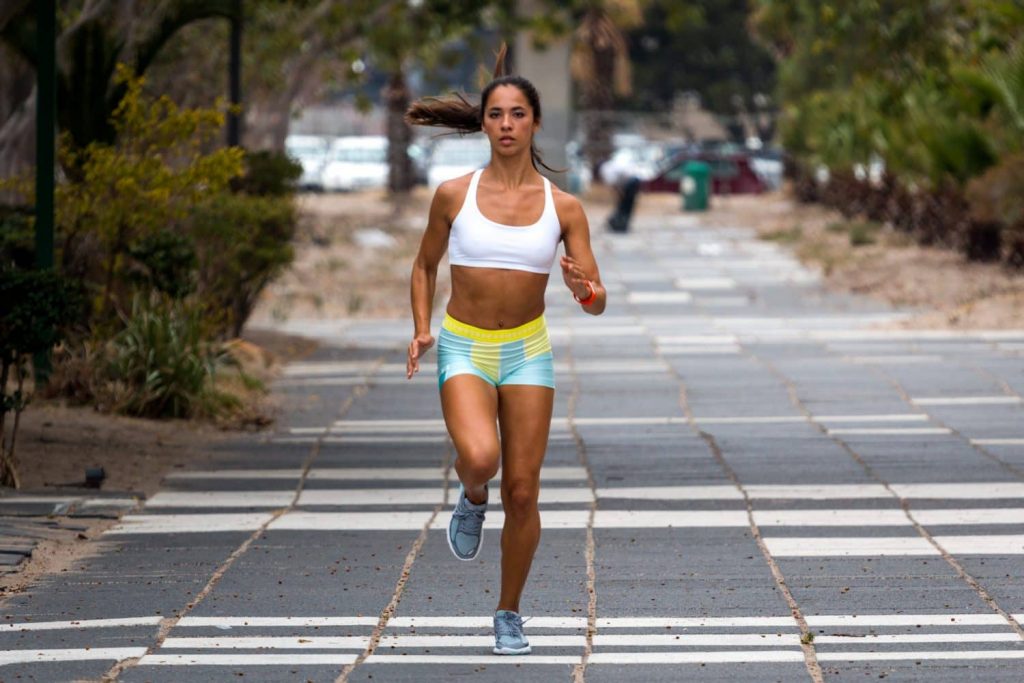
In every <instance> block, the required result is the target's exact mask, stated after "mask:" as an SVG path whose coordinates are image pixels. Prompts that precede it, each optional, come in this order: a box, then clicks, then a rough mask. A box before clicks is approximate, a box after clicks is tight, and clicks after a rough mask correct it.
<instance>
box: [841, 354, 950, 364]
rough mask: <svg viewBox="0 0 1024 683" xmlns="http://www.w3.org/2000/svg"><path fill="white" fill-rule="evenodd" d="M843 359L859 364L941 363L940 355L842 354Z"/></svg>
mask: <svg viewBox="0 0 1024 683" xmlns="http://www.w3.org/2000/svg"><path fill="white" fill-rule="evenodd" d="M843 360H844V361H846V362H848V363H857V364H859V365H921V364H925V363H941V362H942V356H925V355H909V356H843Z"/></svg>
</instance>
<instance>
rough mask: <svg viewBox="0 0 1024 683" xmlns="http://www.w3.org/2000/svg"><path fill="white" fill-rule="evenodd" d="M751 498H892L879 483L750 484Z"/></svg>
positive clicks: (748, 492) (749, 493)
mask: <svg viewBox="0 0 1024 683" xmlns="http://www.w3.org/2000/svg"><path fill="white" fill-rule="evenodd" d="M746 489H747V494H748V495H749V496H750V497H751V498H755V499H765V500H832V499H840V500H841V499H870V498H892V494H891V493H889V492H888V491H887V490H886V488H885V487H884V486H882V485H881V484H751V485H749V486H747V487H746Z"/></svg>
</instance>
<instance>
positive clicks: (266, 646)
mask: <svg viewBox="0 0 1024 683" xmlns="http://www.w3.org/2000/svg"><path fill="white" fill-rule="evenodd" d="M492 640H493V638H492ZM369 642H370V636H368V635H367V636H240V637H239V636H235V637H232V636H213V637H205V638H168V639H166V640H165V641H164V644H163V647H164V648H166V649H168V650H214V649H224V650H363V649H365V648H366V646H367V645H368V644H369Z"/></svg>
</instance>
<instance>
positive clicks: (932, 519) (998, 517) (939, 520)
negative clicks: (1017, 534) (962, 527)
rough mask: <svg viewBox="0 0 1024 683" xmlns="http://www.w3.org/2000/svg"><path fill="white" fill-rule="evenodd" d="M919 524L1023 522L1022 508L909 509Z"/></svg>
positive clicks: (1023, 511) (1023, 509)
mask: <svg viewBox="0 0 1024 683" xmlns="http://www.w3.org/2000/svg"><path fill="white" fill-rule="evenodd" d="M911 512H912V513H913V515H914V517H915V518H916V519H917V521H919V522H920V523H921V524H926V525H931V526H941V525H943V524H948V525H953V524H979V525H980V524H1024V508H967V509H963V510H951V509H938V510H911Z"/></svg>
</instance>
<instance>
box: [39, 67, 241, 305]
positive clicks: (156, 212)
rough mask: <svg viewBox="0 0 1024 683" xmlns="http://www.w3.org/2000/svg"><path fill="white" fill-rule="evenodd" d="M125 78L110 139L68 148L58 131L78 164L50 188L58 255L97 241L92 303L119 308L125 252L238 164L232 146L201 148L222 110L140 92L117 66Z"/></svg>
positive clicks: (224, 180)
mask: <svg viewBox="0 0 1024 683" xmlns="http://www.w3.org/2000/svg"><path fill="white" fill-rule="evenodd" d="M118 82H122V83H124V84H125V85H126V93H125V97H124V99H123V100H122V101H121V103H120V105H118V107H117V109H116V110H115V112H114V119H113V125H114V128H115V130H116V131H117V136H118V137H117V144H116V145H107V144H102V143H92V144H90V145H89V146H88V147H87V148H85V149H76V148H74V147H73V146H72V145H71V143H70V140H68V139H66V138H65V139H64V141H63V144H62V146H61V155H62V156H63V157H64V158H65V159H68V158H73V161H67V162H66V163H68V164H69V165H72V166H75V167H76V168H78V169H80V178H79V179H78V180H77V182H68V183H63V184H61V185H59V186H58V188H57V195H56V203H57V224H58V227H59V230H60V232H61V233H63V235H64V236H65V246H64V248H65V250H68V251H70V252H71V253H70V254H65V261H68V260H74V258H75V257H76V256H77V253H76V250H77V249H79V248H81V247H83V244H84V245H85V246H91V245H92V244H98V247H99V251H100V255H99V263H95V264H93V268H92V269H91V270H92V272H91V273H90V277H91V278H92V279H93V282H92V283H91V284H92V286H93V288H94V290H98V291H100V292H101V297H100V299H99V300H98V301H97V309H98V310H118V309H121V308H124V304H123V302H122V301H121V300H122V299H126V298H130V296H131V292H130V291H128V292H125V291H122V290H120V289H119V288H118V284H119V282H120V276H121V275H122V272H121V271H122V269H123V267H124V265H125V258H124V257H125V256H126V255H127V252H128V250H129V249H130V248H131V247H132V245H136V244H139V243H141V242H143V241H144V240H146V239H148V238H151V237H153V236H154V235H156V234H157V233H159V232H160V231H163V230H167V229H169V228H170V227H171V226H174V225H178V224H180V223H182V222H183V221H184V220H185V219H186V218H187V216H188V214H189V210H190V208H191V207H192V206H193V205H195V204H196V203H198V202H201V201H203V200H205V199H207V198H209V197H213V196H218V195H220V194H223V193H224V192H225V191H226V190H227V187H228V183H229V181H230V180H231V179H232V178H234V177H236V176H238V175H239V174H240V173H241V171H242V151H241V150H239V149H237V148H227V149H223V148H222V149H216V150H214V151H212V152H206V151H204V148H205V146H206V145H207V144H208V143H209V141H211V140H212V139H213V138H214V137H215V136H217V135H219V134H220V130H221V128H222V126H223V123H224V115H223V113H222V112H221V111H218V110H212V109H180V108H179V107H177V106H176V105H175V104H174V103H172V102H171V101H170V100H169V99H168V98H165V97H161V98H157V99H152V98H149V97H146V96H144V95H143V93H142V80H141V79H139V78H135V77H133V76H132V75H131V74H130V72H129V71H128V70H127V67H121V68H119V81H118Z"/></svg>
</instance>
